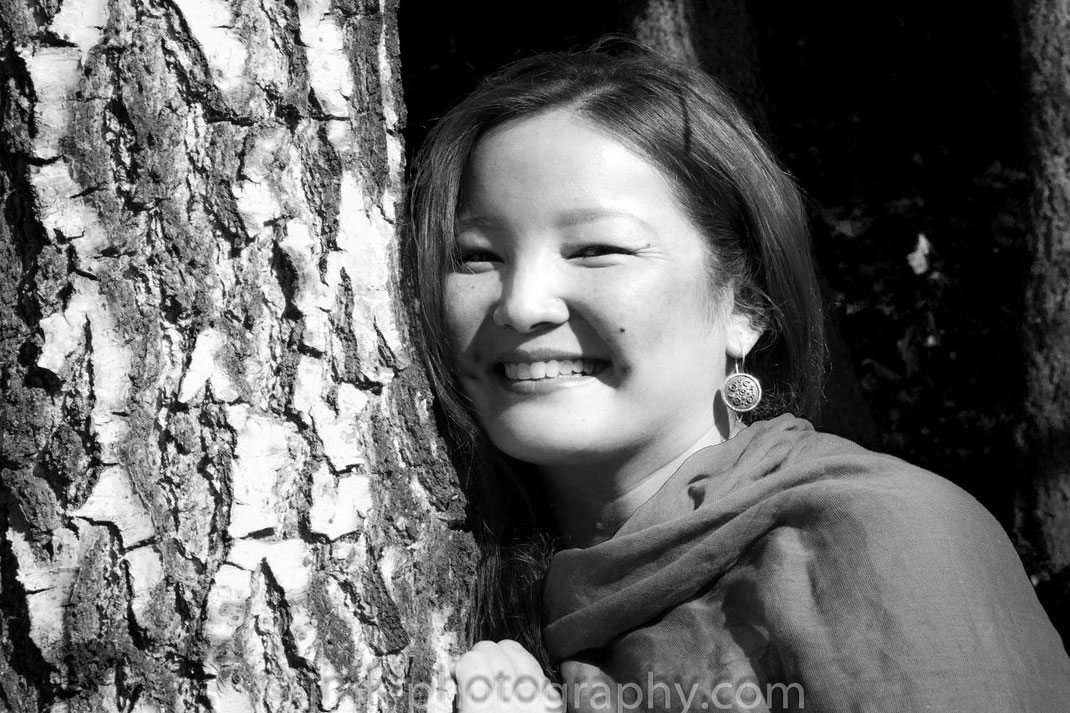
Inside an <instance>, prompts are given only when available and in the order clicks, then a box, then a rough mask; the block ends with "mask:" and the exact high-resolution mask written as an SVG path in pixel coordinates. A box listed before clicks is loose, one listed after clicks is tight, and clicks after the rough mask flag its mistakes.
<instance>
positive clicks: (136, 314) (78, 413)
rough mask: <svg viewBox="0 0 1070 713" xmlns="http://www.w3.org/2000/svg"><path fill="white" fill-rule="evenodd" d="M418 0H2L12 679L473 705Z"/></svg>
mask: <svg viewBox="0 0 1070 713" xmlns="http://www.w3.org/2000/svg"><path fill="white" fill-rule="evenodd" d="M395 4H396V2H392V1H391V0H382V4H380V2H378V1H377V0H365V1H363V2H348V3H341V2H339V3H334V2H332V0H294V1H292V2H286V1H284V0H261V1H260V2H250V1H247V0H229V1H228V0H133V1H132V2H108V1H107V0H65V2H59V1H58V0H0V33H2V36H0V53H2V54H0V91H2V95H0V152H2V165H0V210H2V220H0V293H2V295H3V309H2V313H0V320H2V321H0V359H2V362H0V379H2V382H0V388H2V389H3V394H4V408H3V412H2V422H0V427H2V438H3V443H2V445H0V448H2V462H0V465H2V467H3V474H2V478H3V479H2V486H3V487H2V490H0V492H2V493H3V499H2V501H0V606H2V609H3V612H2V613H3V616H0V710H2V709H8V710H14V711H32V710H38V709H40V710H52V711H71V712H75V711H93V712H94V713H96V712H98V711H136V712H137V713H149V712H150V711H161V712H162V711H172V710H174V711H205V710H217V711H226V712H227V713H240V712H242V711H305V710H331V711H357V710H360V711H364V710H402V709H409V707H410V703H412V704H415V705H416V706H419V707H420V708H421V709H422V708H423V706H424V704H425V703H426V704H427V708H428V709H430V710H449V709H450V703H451V701H450V700H449V698H448V696H446V695H434V696H432V697H431V700H430V701H427V700H426V698H427V695H428V691H429V690H430V688H431V687H432V686H435V685H443V686H446V687H448V684H446V683H443V682H444V681H445V680H447V679H448V674H447V667H448V659H449V657H450V655H451V654H452V653H455V649H456V647H457V645H458V643H459V635H458V631H459V628H460V622H459V617H458V614H459V613H460V612H461V611H462V606H463V604H464V603H465V602H466V601H467V598H468V595H469V587H470V581H471V572H472V556H473V547H472V544H471V540H470V538H469V536H468V535H467V533H465V532H464V531H463V530H462V528H461V527H460V525H461V523H462V522H463V517H464V507H463V500H462V499H461V497H460V496H459V495H458V491H457V487H456V482H455V476H454V474H453V472H452V470H451V469H450V468H449V466H448V464H446V463H445V462H444V459H443V456H442V449H441V448H440V447H439V444H438V442H437V436H436V435H435V428H434V422H433V418H432V417H431V416H430V415H429V410H428V407H429V402H430V395H429V393H428V389H427V386H426V384H425V381H424V379H423V377H422V374H421V373H420V371H419V369H417V368H415V367H414V366H413V365H412V364H411V363H410V354H409V350H408V348H407V345H406V342H405V340H404V338H403V334H404V325H403V324H402V323H401V321H400V319H401V318H400V316H399V310H398V309H397V304H396V298H397V297H396V294H395V291H394V277H393V274H394V273H393V269H392V267H393V264H394V259H395V238H394V228H395V223H396V210H397V202H398V198H399V195H400V186H399V182H400V179H401V162H402V150H401V144H400V139H399V130H400V123H401V121H402V120H403V107H402V104H401V98H400V96H399V87H400V83H399V82H398V80H397V77H398V64H397V59H396V58H397V55H398V49H397V36H396V27H395V19H394V18H395V11H396V7H395Z"/></svg>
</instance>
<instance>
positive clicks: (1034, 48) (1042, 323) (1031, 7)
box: [1015, 0, 1070, 636]
mask: <svg viewBox="0 0 1070 713" xmlns="http://www.w3.org/2000/svg"><path fill="white" fill-rule="evenodd" d="M1018 10H1019V13H1018V20H1019V30H1020V36H1021V43H1022V58H1023V70H1024V79H1025V86H1026V102H1027V112H1026V114H1027V119H1026V127H1027V137H1026V138H1027V144H1028V149H1029V172H1030V177H1031V180H1032V200H1031V204H1030V216H1031V221H1032V226H1031V228H1032V230H1031V235H1030V241H1029V251H1030V271H1029V280H1028V283H1027V288H1026V294H1025V309H1026V319H1025V324H1024V330H1023V331H1024V345H1023V346H1024V350H1025V381H1026V393H1025V396H1026V415H1025V419H1024V422H1023V424H1022V429H1021V432H1020V436H1021V437H1020V439H1019V441H1020V443H1021V445H1022V449H1023V454H1024V458H1023V464H1024V466H1023V468H1022V475H1021V477H1020V480H1019V486H1020V487H1019V495H1018V498H1017V502H1016V508H1015V520H1016V529H1017V532H1018V534H1019V536H1020V537H1021V538H1022V539H1023V540H1025V541H1026V542H1027V543H1028V545H1029V546H1030V550H1031V551H1032V557H1031V558H1030V559H1031V560H1033V562H1032V565H1033V567H1032V568H1033V569H1034V570H1035V575H1036V579H1037V580H1038V582H1039V583H1040V585H1041V586H1040V592H1041V596H1042V598H1044V599H1045V604H1046V605H1047V607H1048V611H1049V612H1051V613H1052V615H1053V618H1054V619H1055V620H1056V621H1055V623H1056V626H1058V627H1059V628H1060V630H1061V631H1063V632H1067V631H1070V70H1068V66H1070V65H1068V63H1070V1H1068V0H1028V1H1023V2H1021V3H1020V4H1019V7H1018ZM1064 636H1065V633H1064Z"/></svg>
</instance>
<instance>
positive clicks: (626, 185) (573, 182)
mask: <svg viewBox="0 0 1070 713" xmlns="http://www.w3.org/2000/svg"><path fill="white" fill-rule="evenodd" d="M547 211H555V212H562V213H569V214H573V215H582V214H584V213H585V212H592V213H596V212H614V211H616V212H628V213H635V212H638V213H641V214H642V215H643V217H645V218H651V219H654V220H661V221H665V220H670V219H671V220H679V219H680V217H681V216H682V213H683V211H682V208H681V206H680V203H679V201H678V200H677V198H676V195H675V192H674V190H673V186H672V184H671V182H670V181H669V180H668V179H667V178H666V177H665V176H664V174H663V173H662V172H661V170H660V169H659V168H657V167H656V166H655V165H654V164H653V163H651V162H650V161H649V160H647V159H646V157H644V156H642V155H641V154H640V153H638V152H637V151H634V150H633V149H631V148H630V147H628V146H626V145H625V144H624V143H623V142H621V141H620V140H618V139H617V138H616V137H614V136H613V135H612V134H610V132H609V131H608V130H605V129H603V128H601V127H599V126H597V125H595V124H594V123H592V122H591V121H589V120H587V119H585V118H583V117H581V116H578V115H577V114H576V113H575V112H573V111H571V110H568V109H556V110H552V111H547V112H543V113H540V114H537V115H534V116H531V117H524V118H520V119H514V120H512V121H509V122H506V123H505V124H502V125H500V126H497V127H495V128H494V129H492V130H491V131H489V132H487V133H486V134H485V135H484V136H483V137H482V138H481V139H480V140H479V142H478V143H477V144H476V146H475V148H474V150H473V152H472V155H471V157H470V160H469V164H468V170H467V171H466V176H465V190H464V197H463V204H462V206H461V211H460V212H461V214H462V215H463V216H469V217H470V216H473V215H480V216H486V217H495V216H499V215H500V214H504V213H516V214H518V215H520V214H523V215H527V216H529V217H533V216H534V214H536V213H546V212H547Z"/></svg>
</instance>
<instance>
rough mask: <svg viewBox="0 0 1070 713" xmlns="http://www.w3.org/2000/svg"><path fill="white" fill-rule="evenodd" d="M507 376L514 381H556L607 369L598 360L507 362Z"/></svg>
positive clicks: (505, 367) (504, 365)
mask: <svg viewBox="0 0 1070 713" xmlns="http://www.w3.org/2000/svg"><path fill="white" fill-rule="evenodd" d="M502 367H503V369H504V371H505V376H506V378H508V379H512V380H514V381H534V380H536V379H555V378H559V377H564V376H572V375H573V374H588V375H589V374H596V373H598V372H600V371H602V369H604V368H605V362H603V361H599V360H597V359H551V360H550V361H533V362H505V363H503V364H502Z"/></svg>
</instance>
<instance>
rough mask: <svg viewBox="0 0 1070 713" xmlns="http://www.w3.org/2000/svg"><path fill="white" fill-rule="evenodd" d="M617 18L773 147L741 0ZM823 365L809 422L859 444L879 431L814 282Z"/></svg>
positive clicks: (647, 4) (641, 3)
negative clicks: (709, 80) (735, 104)
mask: <svg viewBox="0 0 1070 713" xmlns="http://www.w3.org/2000/svg"><path fill="white" fill-rule="evenodd" d="M621 12H622V13H624V17H623V18H622V19H623V21H624V23H625V24H627V25H630V27H631V28H632V34H633V35H634V36H635V38H636V39H637V40H639V41H640V42H642V43H643V44H645V45H647V46H648V47H652V48H654V49H656V50H658V51H659V52H662V53H664V54H667V55H670V56H673V57H678V58H680V59H683V60H685V61H688V62H691V63H693V64H697V65H699V66H701V67H702V68H703V69H704V70H706V71H707V72H709V73H710V74H711V75H712V76H714V77H716V78H717V79H718V81H720V82H721V84H722V85H724V86H725V87H727V88H728V89H729V90H730V91H731V92H732V94H733V96H734V97H735V98H736V99H737V101H739V103H740V105H741V106H742V108H743V109H744V110H745V111H746V112H747V114H748V115H749V116H750V117H751V119H752V120H753V121H754V123H755V125H756V127H757V128H758V130H759V133H760V134H762V136H763V137H764V138H765V139H766V141H767V142H768V143H769V144H770V145H772V146H774V147H775V146H776V140H775V136H774V135H773V132H772V129H771V127H770V122H769V101H768V98H767V97H766V95H765V91H764V89H763V87H764V84H763V82H762V78H761V75H762V72H761V63H760V62H759V58H758V43H757V36H756V32H755V29H754V23H753V21H752V19H751V16H750V12H749V10H748V8H747V5H746V3H745V2H744V1H743V0H716V2H699V1H698V0H622V5H621ZM820 284H821V290H822V296H823V298H824V301H825V304H826V309H825V336H826V342H827V346H828V351H829V361H830V370H829V373H828V377H827V379H826V383H825V399H824V402H823V404H822V410H821V413H820V415H819V417H818V418H817V419H815V423H816V424H817V426H818V427H819V428H821V430H824V431H829V432H831V433H836V434H839V435H841V436H845V437H847V438H850V439H851V440H853V441H856V442H858V443H861V444H863V445H866V446H870V447H876V446H878V445H879V442H880V437H879V434H878V432H877V425H876V421H874V419H873V415H872V414H871V413H870V411H869V406H868V405H867V404H866V401H865V397H864V395H863V393H862V387H861V385H860V384H859V383H858V375H857V372H856V371H855V368H854V362H853V360H852V358H851V354H850V350H849V348H848V346H847V342H846V341H845V340H844V338H843V335H842V333H841V331H840V328H839V324H838V322H837V320H836V316H835V314H834V313H833V311H832V308H831V304H832V301H833V299H832V295H831V292H830V289H829V287H828V284H827V281H826V280H824V279H823V278H822V279H821V280H820Z"/></svg>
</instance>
